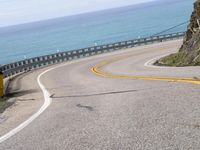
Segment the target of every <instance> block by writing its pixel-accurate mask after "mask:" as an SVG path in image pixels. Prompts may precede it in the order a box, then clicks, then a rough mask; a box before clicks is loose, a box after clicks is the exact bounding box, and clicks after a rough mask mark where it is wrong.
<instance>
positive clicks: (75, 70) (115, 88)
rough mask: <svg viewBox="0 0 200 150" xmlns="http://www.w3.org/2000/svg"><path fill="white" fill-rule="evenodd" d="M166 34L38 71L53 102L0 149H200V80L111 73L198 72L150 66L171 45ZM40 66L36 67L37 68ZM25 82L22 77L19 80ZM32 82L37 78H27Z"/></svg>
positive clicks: (199, 74) (197, 72)
mask: <svg viewBox="0 0 200 150" xmlns="http://www.w3.org/2000/svg"><path fill="white" fill-rule="evenodd" d="M181 42H182V41H169V42H164V43H159V44H152V45H148V46H141V47H137V48H132V49H127V50H122V51H118V52H113V53H109V54H103V55H99V56H94V57H90V58H86V59H82V60H76V61H74V62H70V63H65V64H64V65H62V66H59V67H57V68H56V69H54V70H51V71H50V72H48V73H46V74H45V75H44V76H42V77H41V82H42V83H43V84H44V86H45V87H46V89H47V90H48V92H49V93H50V94H51V95H52V104H51V105H50V106H49V107H48V109H47V110H46V111H45V112H44V113H42V114H41V115H40V116H39V117H38V118H37V119H36V120H34V121H33V122H32V123H31V124H29V125H28V126H27V127H25V128H24V129H23V130H21V131H20V132H19V133H17V134H16V135H14V136H12V137H11V138H9V139H8V140H6V141H4V142H3V143H1V144H0V149H1V150H64V149H66V150H82V149H83V150H85V149H113V150H128V149H131V150H132V149H134V150H155V149H162V150H165V149H166V150H174V149H177V150H178V149H180V150H184V149H185V150H186V149H192V150H193V149H196V150H198V149H200V140H199V139H200V99H199V91H200V85H198V84H192V83H184V82H183V83H179V82H175V81H162V80H161V81H160V80H156V81H153V80H143V79H134V78H114V77H104V76H101V75H98V74H94V73H93V72H92V71H91V68H93V67H94V66H95V65H96V64H100V63H101V62H105V61H110V60H113V59H115V58H119V57H124V58H123V59H120V60H118V61H114V62H112V63H109V64H106V65H103V66H101V68H100V69H101V71H103V72H105V73H109V74H112V75H124V76H147V77H168V78H170V77H176V78H191V79H195V80H196V79H197V78H200V67H186V68H172V67H165V68H162V67H161V68H159V67H152V66H145V65H144V64H145V63H146V62H147V61H149V60H150V59H153V58H155V57H158V56H161V55H166V54H169V53H173V52H176V51H177V50H178V48H179V47H180V45H181ZM43 71H45V69H42V70H39V71H36V72H33V73H32V75H33V74H34V76H37V75H38V74H40V73H41V72H43ZM21 82H22V83H21V84H22V85H23V84H25V83H26V82H27V80H26V81H21ZM29 82H30V83H32V84H36V81H35V78H31V79H30V80H29Z"/></svg>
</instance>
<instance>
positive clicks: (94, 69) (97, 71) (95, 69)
mask: <svg viewBox="0 0 200 150" xmlns="http://www.w3.org/2000/svg"><path fill="white" fill-rule="evenodd" d="M129 57H130V56H129ZM125 58H128V56H125V57H118V58H115V59H112V60H108V61H103V62H101V63H99V64H96V65H95V66H93V67H92V68H91V71H92V72H93V73H94V74H96V75H98V76H102V77H108V78H122V79H142V80H157V81H172V82H184V83H193V84H200V80H198V79H194V78H178V77H160V76H152V77H151V76H132V75H120V74H112V73H108V72H104V71H102V70H101V69H100V68H102V67H104V66H106V65H109V64H111V63H113V62H116V61H120V60H122V59H125Z"/></svg>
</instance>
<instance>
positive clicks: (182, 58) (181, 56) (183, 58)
mask: <svg viewBox="0 0 200 150" xmlns="http://www.w3.org/2000/svg"><path fill="white" fill-rule="evenodd" d="M155 64H156V65H162V66H176V67H182V66H197V65H200V57H197V58H196V59H195V58H194V56H193V55H191V54H188V53H186V52H179V53H174V54H171V55H169V56H167V57H164V58H161V59H160V60H158V61H157V62H156V63H155Z"/></svg>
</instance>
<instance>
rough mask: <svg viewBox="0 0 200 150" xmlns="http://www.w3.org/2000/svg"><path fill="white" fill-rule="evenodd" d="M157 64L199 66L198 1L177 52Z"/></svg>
mask: <svg viewBox="0 0 200 150" xmlns="http://www.w3.org/2000/svg"><path fill="white" fill-rule="evenodd" d="M157 63H158V64H161V65H171V66H189V65H200V0H197V1H196V2H195V3H194V11H193V13H192V16H191V19H190V24H189V25H188V29H187V32H186V35H185V38H184V41H183V45H182V46H181V48H180V50H179V52H178V53H176V54H172V55H170V56H167V57H165V58H162V59H161V60H159V61H158V62H157Z"/></svg>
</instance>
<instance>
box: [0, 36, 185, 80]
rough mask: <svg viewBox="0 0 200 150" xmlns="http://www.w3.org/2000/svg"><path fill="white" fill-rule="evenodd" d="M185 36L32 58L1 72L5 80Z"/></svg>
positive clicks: (6, 67)
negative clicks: (74, 60)
mask: <svg viewBox="0 0 200 150" xmlns="http://www.w3.org/2000/svg"><path fill="white" fill-rule="evenodd" d="M184 35H185V32H179V33H172V34H166V35H160V36H152V37H147V38H141V39H134V40H129V41H122V42H116V43H112V44H107V45H100V46H94V47H88V48H83V49H78V50H72V51H66V52H59V53H55V54H51V55H45V56H40V57H35V58H30V59H26V60H21V61H18V62H14V63H10V64H6V65H3V66H1V67H0V71H1V72H3V74H4V78H6V77H9V76H13V75H16V74H19V73H23V72H27V71H30V70H33V69H37V68H41V67H44V66H48V65H52V64H56V63H60V62H65V61H70V60H73V59H78V58H83V57H88V56H93V55H97V54H101V53H107V52H111V51H115V50H119V49H123V48H131V47H135V46H140V45H146V44H151V43H156V42H163V41H167V40H175V39H180V38H183V37H184Z"/></svg>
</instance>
